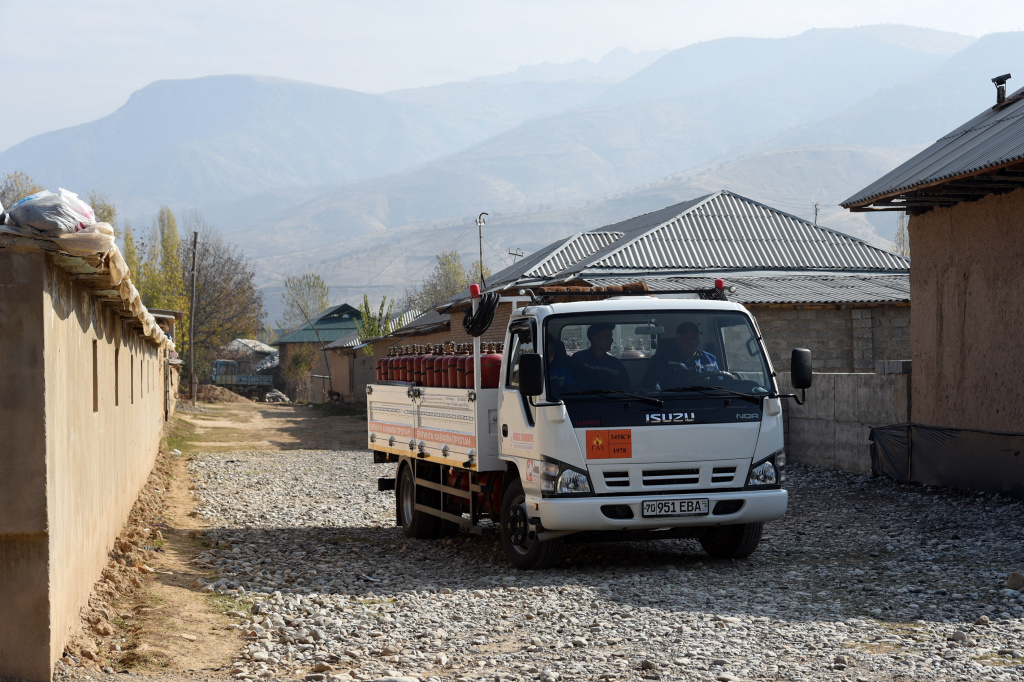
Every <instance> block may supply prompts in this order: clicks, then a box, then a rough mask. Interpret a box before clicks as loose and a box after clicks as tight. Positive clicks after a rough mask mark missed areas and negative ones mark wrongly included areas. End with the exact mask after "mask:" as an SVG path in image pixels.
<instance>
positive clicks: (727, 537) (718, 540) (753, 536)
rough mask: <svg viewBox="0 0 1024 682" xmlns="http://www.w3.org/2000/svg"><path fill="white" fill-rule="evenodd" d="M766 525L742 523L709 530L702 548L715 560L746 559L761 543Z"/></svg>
mask: <svg viewBox="0 0 1024 682" xmlns="http://www.w3.org/2000/svg"><path fill="white" fill-rule="evenodd" d="M762 531H764V523H740V524H736V525H734V526H715V527H714V528H708V532H707V533H705V534H704V535H703V536H702V537H701V539H700V546H701V547H703V548H704V551H705V552H707V553H708V554H710V555H711V556H712V557H714V558H715V559H746V558H747V557H748V556H750V555H751V554H753V553H754V550H755V549H757V545H758V543H760V542H761V533H762Z"/></svg>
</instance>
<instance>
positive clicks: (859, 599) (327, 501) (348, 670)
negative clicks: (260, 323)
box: [190, 451, 1024, 682]
mask: <svg viewBox="0 0 1024 682" xmlns="http://www.w3.org/2000/svg"><path fill="white" fill-rule="evenodd" d="M393 467H394V465H374V464H372V463H371V457H370V455H369V453H367V452H358V451H357V452H352V451H291V452H265V453H264V452H232V453H221V454H202V455H198V456H197V457H196V459H195V460H194V461H193V462H192V464H191V465H190V468H191V471H192V472H193V475H194V477H195V481H196V484H195V490H194V493H195V495H197V496H198V498H199V502H200V506H199V508H198V513H199V515H200V516H201V517H202V518H204V519H205V520H207V521H208V522H209V523H210V528H209V529H208V530H206V531H205V538H204V541H205V543H206V545H207V548H206V550H205V551H204V552H203V553H202V554H200V555H199V556H198V557H197V558H196V560H195V561H196V565H197V567H198V568H201V569H206V570H213V571H215V575H217V576H218V579H216V580H214V581H211V582H209V583H208V584H205V585H204V586H203V587H202V589H204V590H207V591H211V592H217V593H220V594H222V595H224V597H225V598H226V599H231V600H233V602H232V603H233V604H234V605H235V608H234V609H233V610H231V611H230V615H231V616H232V617H233V619H234V622H233V624H232V627H236V628H239V629H240V630H242V631H243V632H244V634H245V636H246V643H245V646H244V649H243V650H241V651H239V652H238V656H237V659H236V663H235V665H234V666H233V667H231V668H229V669H226V670H224V674H230V675H232V676H234V677H236V678H239V679H257V678H282V679H306V680H324V679H328V680H329V679H340V680H347V679H350V678H352V679H360V680H374V679H379V678H382V677H409V678H419V679H421V680H431V681H435V680H459V681H462V680H487V681H488V682H491V681H496V682H497V681H504V680H541V682H553V681H554V680H600V681H611V680H639V679H651V680H659V679H665V680H668V679H696V680H733V679H784V680H823V679H836V680H838V679H849V680H881V679H893V678H906V679H970V680H976V679H995V680H1019V679H1024V653H1021V652H1022V651H1024V597H1022V595H1021V593H1020V592H1018V591H1016V590H1011V589H1009V588H1008V587H1007V579H1008V576H1009V575H1010V573H1011V572H1012V571H1014V570H1021V569H1022V568H1024V524H1022V523H1021V520H1022V518H1024V514H1022V512H1024V504H1022V502H1021V501H1017V500H1008V499H1004V498H999V497H993V496H985V495H974V494H964V493H957V492H949V491H935V490H930V489H926V488H920V487H911V486H900V485H896V484H894V483H892V482H890V481H887V480H882V479H871V478H867V477H862V476H856V475H853V474H846V473H837V472H832V471H826V470H820V469H811V468H807V467H800V466H795V467H792V468H791V469H790V482H789V488H790V493H791V497H790V513H789V514H788V515H787V516H786V518H785V519H783V520H782V521H778V522H775V523H771V524H768V525H767V526H766V532H765V538H764V540H763V542H762V545H761V547H760V549H759V550H758V551H757V552H756V553H755V554H754V556H753V557H751V558H750V559H748V560H745V561H712V560H709V559H708V558H707V557H706V556H705V555H704V554H703V553H702V552H701V550H700V546H699V545H698V544H697V542H696V541H689V540H677V541H659V542H653V543H614V544H590V545H575V546H571V547H570V548H569V549H568V551H567V552H566V556H565V558H564V559H563V562H562V563H561V564H560V565H559V567H557V568H555V569H551V570H547V571H538V572H519V571H516V570H515V569H513V568H512V567H511V566H510V565H508V564H507V563H506V562H505V560H504V559H503V557H502V555H501V551H500V548H499V545H498V542H497V540H496V539H495V538H493V537H478V536H473V535H468V534H465V533H463V534H462V535H459V536H458V537H455V538H449V539H445V540H439V541H437V540H435V541H417V540H409V539H407V538H405V537H404V535H403V534H402V531H401V529H400V528H397V527H395V525H394V498H393V493H381V492H377V490H376V478H377V477H378V476H386V475H393ZM1010 584H1011V585H1014V586H1015V587H1017V589H1022V588H1024V585H1021V584H1019V583H1018V582H1015V581H1011V583H1010Z"/></svg>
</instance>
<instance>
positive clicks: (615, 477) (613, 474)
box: [604, 471, 629, 488]
mask: <svg viewBox="0 0 1024 682" xmlns="http://www.w3.org/2000/svg"><path fill="white" fill-rule="evenodd" d="M604 484H605V485H606V486H608V487H609V488H626V487H629V472H628V471H606V472H604Z"/></svg>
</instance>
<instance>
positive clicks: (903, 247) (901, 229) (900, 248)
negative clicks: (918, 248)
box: [895, 211, 910, 258]
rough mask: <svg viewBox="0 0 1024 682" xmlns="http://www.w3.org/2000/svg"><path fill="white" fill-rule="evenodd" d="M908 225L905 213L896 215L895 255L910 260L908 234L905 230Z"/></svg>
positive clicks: (901, 212) (908, 220) (908, 221)
mask: <svg viewBox="0 0 1024 682" xmlns="http://www.w3.org/2000/svg"><path fill="white" fill-rule="evenodd" d="M909 225H910V219H909V218H907V212H906V211H900V212H899V213H897V214H896V238H895V241H896V253H898V254H899V255H901V256H905V257H906V258H910V232H909V231H908V229H907V228H908V227H909Z"/></svg>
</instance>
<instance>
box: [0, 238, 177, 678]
mask: <svg viewBox="0 0 1024 682" xmlns="http://www.w3.org/2000/svg"><path fill="white" fill-rule="evenodd" d="M0 339H3V340H4V342H3V352H2V353H0V424H4V430H5V433H4V437H3V438H0V557H2V558H0V678H2V677H4V676H12V677H21V678H26V679H30V680H49V679H50V674H51V667H52V664H53V662H54V661H55V660H56V659H57V658H59V657H60V656H61V654H62V651H63V648H64V645H65V643H66V641H67V638H68V637H69V635H70V633H71V632H72V629H73V628H74V627H76V626H77V625H78V622H79V613H80V609H81V608H82V607H83V606H84V605H85V604H86V601H87V598H88V595H89V593H90V591H91V589H92V585H93V583H95V582H96V581H97V580H99V578H100V572H101V570H102V568H103V566H104V565H105V564H106V561H107V553H108V551H109V550H110V548H111V547H112V545H113V541H114V538H115V537H116V535H117V533H118V532H119V531H120V530H121V528H122V527H123V525H124V522H125V520H126V519H127V517H128V513H129V511H130V509H131V507H132V505H133V504H134V502H135V500H136V498H137V496H138V493H139V491H140V490H141V488H142V486H143V484H144V483H145V481H146V478H147V477H148V475H149V473H150V471H151V470H152V468H153V464H154V461H155V459H156V454H157V450H158V448H159V443H160V436H161V434H162V429H163V423H164V398H165V396H164V388H165V385H164V382H165V373H164V361H165V355H166V353H165V352H163V351H159V350H157V348H156V347H155V346H154V345H153V344H152V342H150V341H148V340H143V337H142V336H141V335H140V334H139V333H138V332H136V331H134V329H133V328H132V327H131V325H130V324H129V323H127V322H126V323H122V321H121V318H120V317H118V316H117V315H115V314H114V310H113V308H112V307H111V306H110V305H109V304H100V303H98V302H97V299H95V298H93V297H92V296H91V295H90V294H89V292H88V291H87V290H86V289H84V288H83V287H82V286H80V285H77V284H75V283H74V282H73V281H72V280H71V278H70V276H69V275H68V274H67V273H65V272H64V271H62V270H60V269H58V268H56V267H55V266H54V265H53V264H52V262H51V260H50V258H49V257H48V256H46V255H44V254H42V253H39V252H34V253H21V252H15V251H11V250H3V249H0ZM174 374H175V372H173V371H172V372H171V374H170V375H171V376H173V375H174Z"/></svg>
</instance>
